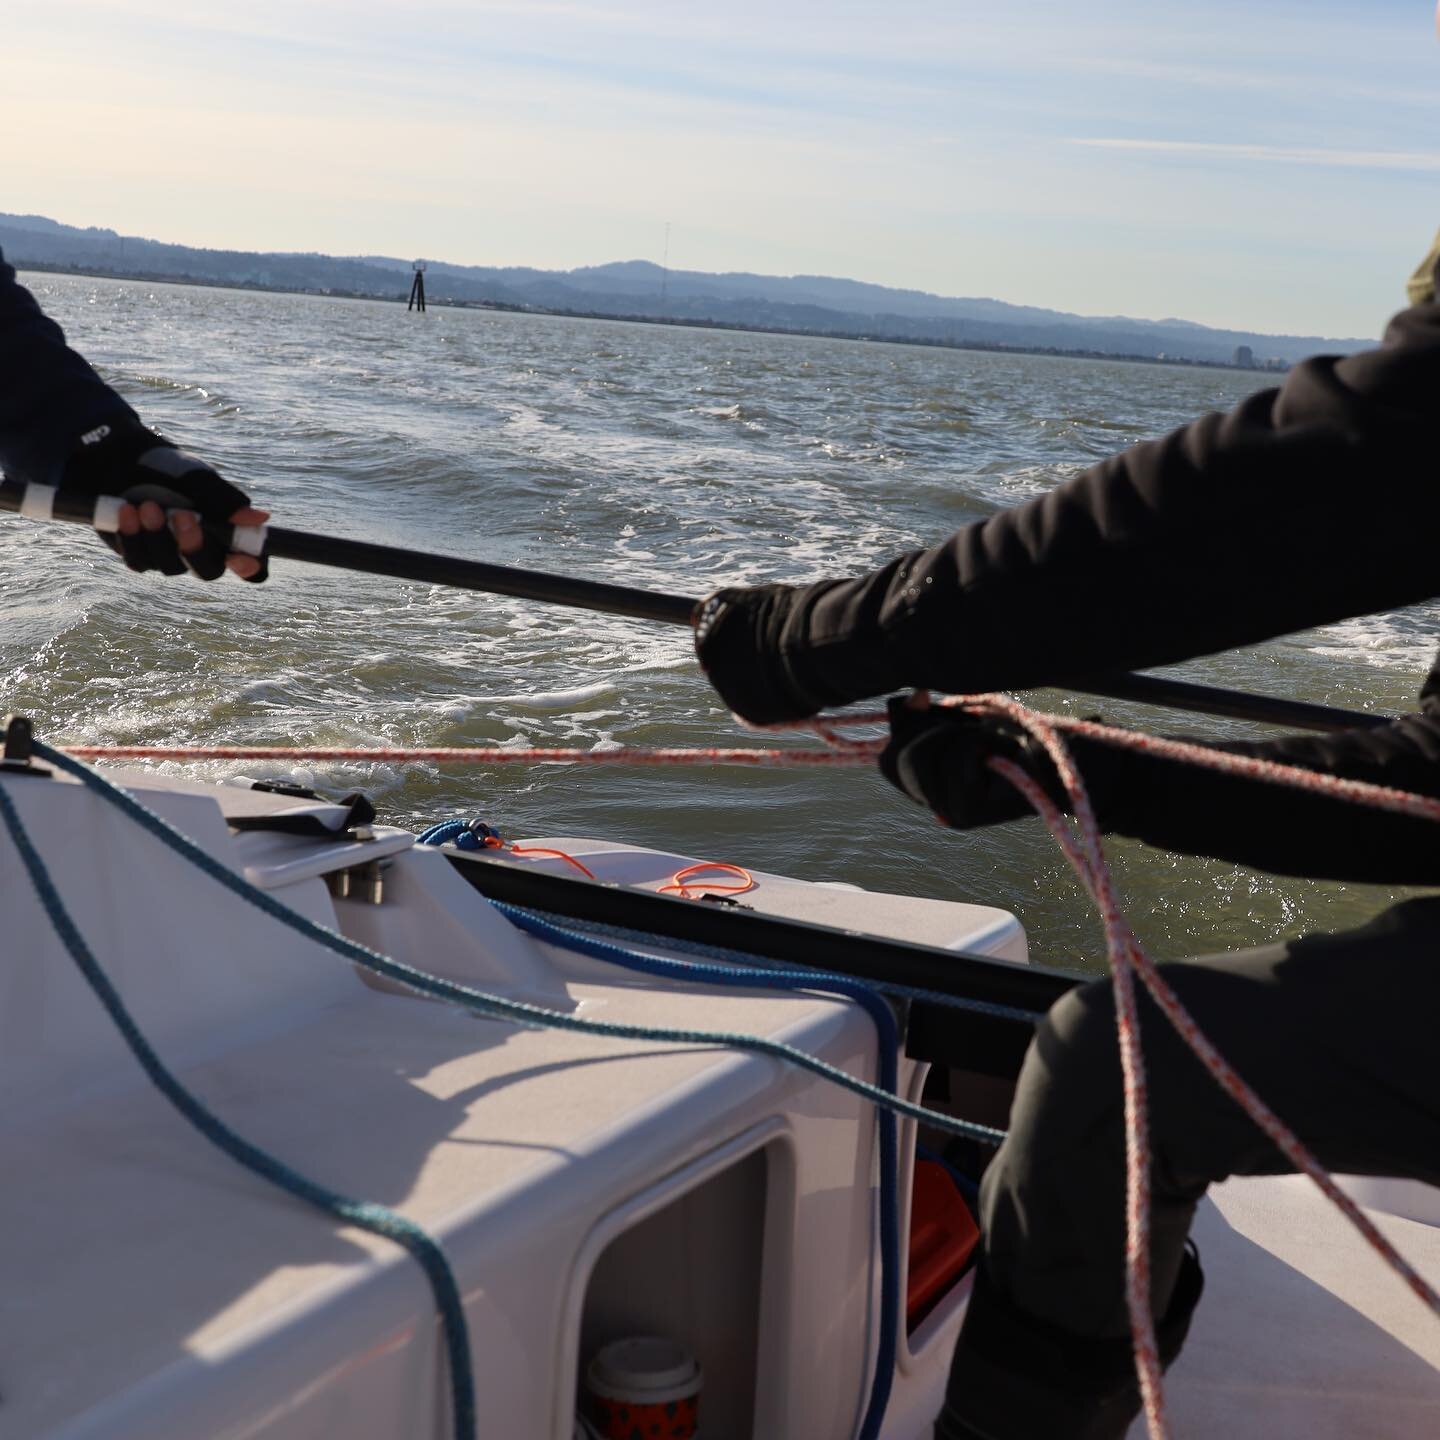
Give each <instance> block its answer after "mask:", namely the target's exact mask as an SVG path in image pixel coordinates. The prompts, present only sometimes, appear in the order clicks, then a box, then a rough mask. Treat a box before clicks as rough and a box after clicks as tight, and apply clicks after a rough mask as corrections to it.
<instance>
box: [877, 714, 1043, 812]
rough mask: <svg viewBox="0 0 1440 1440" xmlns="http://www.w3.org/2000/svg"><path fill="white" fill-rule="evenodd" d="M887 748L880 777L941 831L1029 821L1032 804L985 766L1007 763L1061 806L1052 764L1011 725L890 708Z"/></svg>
mask: <svg viewBox="0 0 1440 1440" xmlns="http://www.w3.org/2000/svg"><path fill="white" fill-rule="evenodd" d="M889 708H890V743H889V744H888V745H887V746H886V747H885V749H884V750H883V751H882V752H881V755H880V770H881V773H882V774H883V775H884V776H885V778H886V779H887V780H888V781H889V782H890V783H891V784H892V785H894V786H895V787H896V788H897V789H899V790H901V791H903V792H904V793H905V794H906V795H908V796H909V797H910V798H911V799H912V800H914V801H916V802H917V803H918V804H921V805H925V806H928V807H929V809H930V810H931V811H932V813H933V814H934V815H935V818H936V819H937V820H939V821H940V823H941V824H942V825H949V826H951V827H952V828H954V829H956V830H970V829H975V828H978V827H979V826H982V825H1001V824H1003V823H1004V822H1005V821H1007V820H1019V819H1021V818H1022V817H1023V816H1026V815H1033V814H1034V813H1035V812H1034V810H1033V809H1032V808H1031V805H1030V802H1029V801H1028V800H1027V799H1026V798H1025V797H1024V796H1023V795H1022V794H1021V793H1020V792H1019V791H1018V790H1017V789H1016V788H1015V787H1014V786H1013V785H1012V784H1011V783H1010V782H1009V781H1008V780H1006V779H1005V778H1004V776H1002V775H997V774H996V773H995V772H994V771H993V770H992V769H990V767H989V765H987V764H986V761H987V760H989V759H990V758H991V757H992V756H995V757H998V758H1000V759H1004V760H1013V761H1014V762H1015V763H1016V764H1017V765H1019V766H1021V768H1022V769H1024V770H1026V771H1028V772H1029V773H1030V774H1031V775H1033V776H1034V777H1035V779H1036V780H1038V781H1039V782H1040V784H1041V785H1042V786H1043V787H1044V788H1045V789H1046V790H1047V791H1048V792H1049V793H1050V796H1051V798H1052V799H1054V800H1055V801H1056V802H1057V803H1058V804H1060V805H1061V806H1064V804H1065V803H1066V802H1065V796H1064V789H1063V787H1062V786H1061V784H1060V777H1059V776H1058V775H1057V774H1056V773H1055V767H1054V765H1053V764H1051V762H1050V757H1049V756H1048V755H1046V753H1045V751H1044V750H1043V749H1042V748H1041V747H1040V746H1039V745H1038V744H1036V742H1035V741H1033V740H1032V739H1031V738H1030V736H1029V735H1028V734H1026V732H1025V731H1024V730H1022V729H1021V728H1020V727H1019V726H1018V725H1015V724H1013V723H1012V722H1011V721H1009V720H1004V719H999V718H994V717H990V716H978V715H970V714H967V713H966V712H965V711H963V710H957V709H953V708H951V707H949V706H943V705H933V706H932V705H930V704H929V703H928V701H925V702H922V703H921V704H920V705H919V706H917V705H916V704H915V700H914V698H904V699H895V700H892V701H891V702H890V707H889Z"/></svg>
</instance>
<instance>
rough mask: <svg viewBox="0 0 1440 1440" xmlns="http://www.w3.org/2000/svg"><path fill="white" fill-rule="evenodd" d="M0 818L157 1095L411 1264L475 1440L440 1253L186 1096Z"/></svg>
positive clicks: (456, 1406) (235, 1153) (11, 810)
mask: <svg viewBox="0 0 1440 1440" xmlns="http://www.w3.org/2000/svg"><path fill="white" fill-rule="evenodd" d="M0 815H3V817H4V820H5V825H6V827H7V828H8V829H9V831H10V835H11V838H12V839H13V840H14V842H15V848H16V849H17V850H18V851H19V852H20V858H21V859H22V860H23V861H24V863H25V869H26V870H27V871H28V873H29V876H30V882H31V884H33V885H34V887H35V891H36V894H37V895H38V896H39V898H40V903H41V904H42V905H43V906H44V907H45V913H46V915H48V916H49V918H50V923H51V924H52V925H53V926H54V927H55V933H56V934H57V935H58V936H59V937H60V939H61V941H62V943H63V944H64V946H65V948H66V950H68V951H69V952H70V957H71V959H73V960H74V961H75V963H76V964H77V965H78V966H79V967H80V973H81V974H82V975H84V977H85V979H86V981H87V982H88V983H89V985H90V988H91V989H92V990H93V991H94V992H95V994H96V996H97V997H98V999H99V1001H100V1003H101V1004H102V1005H103V1006H104V1007H105V1010H106V1012H107V1013H108V1014H109V1016H110V1018H111V1019H112V1020H113V1021H114V1022H115V1027H116V1029H118V1030H119V1032H120V1034H121V1036H122V1037H123V1038H124V1041H125V1043H126V1045H128V1046H129V1047H130V1053H131V1054H132V1055H134V1057H135V1058H136V1060H138V1061H139V1062H140V1066H141V1068H142V1069H143V1070H144V1071H145V1073H146V1075H148V1076H149V1077H150V1080H151V1081H152V1082H153V1084H154V1085H155V1087H156V1088H157V1089H158V1090H159V1091H160V1093H161V1094H162V1095H164V1096H165V1098H166V1099H167V1100H168V1101H169V1102H170V1103H171V1104H172V1105H173V1106H174V1107H175V1108H176V1109H177V1110H178V1111H179V1112H180V1113H181V1115H183V1116H184V1117H185V1118H186V1119H187V1120H188V1121H189V1122H190V1123H191V1124H192V1125H193V1126H194V1127H195V1128H196V1129H197V1130H198V1131H199V1132H200V1133H201V1134H202V1135H203V1136H204V1137H205V1138H206V1139H207V1140H208V1141H210V1143H211V1144H212V1145H216V1146H218V1147H219V1148H220V1149H221V1150H223V1151H224V1152H225V1154H227V1155H229V1156H230V1157H231V1159H233V1160H236V1161H238V1162H239V1163H240V1164H241V1165H243V1166H244V1167H245V1168H246V1169H247V1170H249V1171H251V1172H252V1173H253V1174H255V1175H258V1176H259V1177H260V1178H261V1179H262V1180H268V1181H269V1182H270V1183H271V1184H272V1185H278V1186H279V1187H280V1188H281V1189H282V1190H284V1191H286V1192H287V1193H289V1194H291V1195H293V1196H295V1198H296V1199H298V1200H303V1201H304V1202H305V1203H306V1204H307V1205H313V1206H314V1207H315V1208H316V1209H318V1210H322V1211H324V1212H325V1213H326V1214H327V1215H332V1216H334V1217H335V1218H336V1219H337V1220H341V1221H344V1222H345V1223H347V1224H350V1225H357V1226H359V1227H360V1228H361V1229H362V1230H369V1231H370V1232H371V1233H372V1234H375V1235H383V1236H384V1237H385V1238H386V1239H387V1240H393V1241H395V1243H396V1244H398V1245H400V1246H402V1247H403V1248H404V1249H406V1250H408V1251H409V1252H410V1254H411V1255H412V1256H413V1257H414V1258H415V1260H416V1261H418V1262H419V1265H420V1268H421V1269H422V1270H423V1271H424V1272H425V1278H426V1279H427V1280H429V1282H430V1288H431V1290H432V1291H433V1292H434V1295H435V1306H436V1309H437V1310H439V1312H440V1318H441V1320H442V1322H443V1324H444V1327H445V1339H446V1347H447V1350H448V1353H449V1359H450V1393H451V1413H452V1415H453V1417H454V1425H455V1436H456V1440H472V1437H473V1436H474V1435H475V1382H474V1375H473V1372H472V1371H471V1368H470V1340H469V1334H468V1327H467V1326H466V1323H465V1306H464V1304H463V1303H462V1301H461V1299H460V1291H459V1287H458V1286H457V1285H456V1283H455V1276H454V1274H453V1272H452V1271H451V1269H450V1264H449V1261H447V1260H446V1258H445V1252H444V1251H443V1250H441V1248H440V1246H439V1245H437V1244H436V1243H435V1241H434V1240H432V1239H431V1238H430V1236H429V1235H427V1234H426V1233H425V1231H424V1230H423V1229H421V1227H420V1226H419V1225H417V1224H416V1223H415V1222H414V1221H413V1220H408V1219H406V1217H405V1216H404V1215H400V1214H397V1213H396V1212H395V1211H394V1210H391V1209H389V1208H387V1207H386V1206H384V1205H377V1204H375V1203H374V1202H373V1201H369V1200H352V1199H351V1198H350V1197H349V1196H347V1195H341V1194H340V1193H339V1192H338V1191H335V1190H331V1189H329V1188H328V1187H327V1186H324V1185H320V1184H318V1183H317V1182H316V1181H314V1180H311V1179H310V1178H309V1177H308V1176H305V1175H302V1174H301V1173H300V1172H299V1171H298V1170H293V1169H291V1168H290V1166H288V1165H287V1164H285V1162H284V1161H283V1160H279V1159H277V1158H276V1157H275V1156H274V1155H271V1154H270V1153H269V1152H268V1151H266V1150H262V1149H261V1148H260V1147H259V1146H258V1145H253V1144H251V1142H250V1141H248V1140H246V1139H245V1138H244V1137H243V1136H242V1135H239V1134H237V1133H236V1132H235V1131H234V1130H232V1129H231V1128H230V1127H229V1126H228V1125H226V1124H225V1122H224V1121H223V1120H221V1119H220V1118H219V1117H218V1116H216V1115H215V1114H214V1113H213V1112H212V1111H210V1110H209V1109H207V1108H206V1106H205V1104H204V1103H203V1102H202V1101H201V1100H200V1099H199V1098H198V1097H197V1096H195V1095H194V1094H192V1092H191V1091H189V1090H187V1089H186V1088H185V1086H184V1085H183V1084H182V1083H181V1082H180V1081H179V1079H177V1078H176V1076H175V1075H174V1073H173V1072H172V1071H171V1070H170V1069H169V1068H168V1067H167V1066H166V1064H165V1062H164V1061H163V1060H161V1058H160V1057H159V1055H157V1054H156V1053H155V1050H154V1049H153V1048H152V1047H151V1045H150V1042H149V1041H148V1040H146V1038H145V1036H144V1035H143V1034H142V1033H141V1031H140V1027H139V1026H138V1025H136V1023H135V1020H134V1017H133V1016H132V1015H131V1014H130V1011H129V1010H128V1009H127V1008H126V1006H125V1002H124V1001H123V1000H122V999H121V998H120V994H119V992H118V991H117V990H116V989H115V987H114V985H112V984H111V983H110V978H109V976H108V975H106V973H105V970H104V968H103V966H101V964H100V962H99V960H97V959H96V958H95V954H94V952H93V951H92V950H91V949H90V947H89V946H88V945H87V944H86V943H85V937H84V936H83V935H81V933H80V931H79V929H78V927H77V926H76V924H75V922H74V920H73V919H72V918H71V916H70V912H69V910H68V909H67V908H66V906H65V901H64V899H63V898H62V897H61V895H60V892H59V891H58V890H57V889H56V888H55V882H54V881H53V880H52V879H51V878H50V872H49V870H48V869H47V868H46V866H45V862H44V861H43V860H42V859H41V858H40V854H39V852H38V851H37V850H36V849H35V846H34V844H33V843H32V842H31V839H30V836H29V833H28V832H27V831H26V829H25V825H24V822H23V821H22V820H21V819H20V814H19V812H18V811H17V810H16V808H15V802H14V801H13V800H12V799H11V798H10V796H9V795H8V794H7V793H6V787H5V786H3V785H0Z"/></svg>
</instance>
